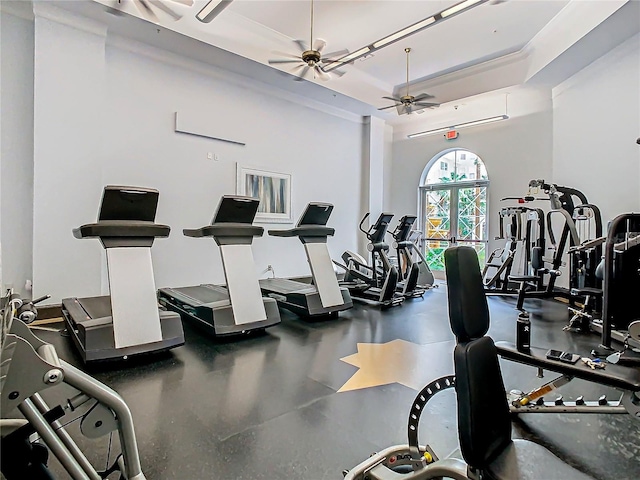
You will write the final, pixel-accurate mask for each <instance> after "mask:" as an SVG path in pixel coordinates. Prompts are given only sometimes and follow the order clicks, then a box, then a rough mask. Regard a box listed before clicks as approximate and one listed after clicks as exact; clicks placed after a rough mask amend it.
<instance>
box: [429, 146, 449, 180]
mask: <svg viewBox="0 0 640 480" xmlns="http://www.w3.org/2000/svg"><path fill="white" fill-rule="evenodd" d="M455 168H456V152H455V151H453V152H449V153H445V154H444V155H443V156H441V157H440V158H439V159H438V160H437V161H436V162H434V163H433V165H431V168H430V169H429V172H428V173H427V180H426V182H425V185H432V184H434V183H445V182H451V181H452V178H453V177H452V174H454V172H455Z"/></svg>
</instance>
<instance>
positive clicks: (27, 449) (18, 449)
mask: <svg viewBox="0 0 640 480" xmlns="http://www.w3.org/2000/svg"><path fill="white" fill-rule="evenodd" d="M21 305H28V304H27V303H23V302H22V300H21V299H20V298H19V296H17V295H14V294H13V293H12V292H11V291H9V292H8V293H7V294H6V296H4V297H3V298H2V299H0V310H1V313H0V315H1V319H2V320H1V322H2V324H1V325H0V328H1V339H0V349H1V350H0V351H1V355H2V364H1V365H0V397H1V398H2V401H1V402H0V411H1V413H2V419H1V420H0V432H1V436H2V474H3V475H4V477H5V478H6V479H7V480H24V479H29V480H51V479H53V478H54V476H53V474H52V472H51V471H50V470H49V468H48V459H49V452H51V453H52V454H53V455H54V456H55V457H56V458H57V459H58V461H59V462H60V464H61V465H62V467H63V468H64V469H65V470H66V472H67V473H68V475H69V478H72V479H73V480H100V479H103V478H107V477H109V476H110V475H111V474H112V473H113V472H120V475H121V476H120V478H122V479H125V480H144V479H145V476H144V474H143V473H142V469H141V466H140V456H139V454H138V446H137V442H136V435H135V431H134V426H133V419H132V416H131V411H130V410H129V407H128V406H127V404H126V403H125V401H124V400H123V399H122V397H121V396H120V395H118V394H117V393H116V392H115V391H113V390H112V389H111V388H109V387H107V386H106V385H104V384H102V383H100V382H98V381H97V380H95V379H94V378H92V377H91V376H89V375H87V374H86V373H84V372H82V371H81V370H79V369H77V368H75V367H74V366H72V365H70V364H68V363H67V362H65V361H64V360H62V359H61V358H59V357H58V354H57V352H56V349H55V347H54V346H53V345H51V344H49V343H46V342H43V341H42V340H40V339H39V338H38V337H37V336H35V335H34V334H33V333H32V332H31V330H29V327H27V325H26V324H25V323H24V322H23V321H21V320H19V319H18V317H17V311H18V309H20V308H21ZM63 383H64V384H65V385H66V387H65V388H62V389H59V388H56V387H57V386H59V385H62V384H63ZM69 387H71V388H72V389H73V390H71V391H70V390H69ZM52 390H55V392H53V395H52V397H53V396H55V397H56V398H60V396H61V395H65V397H63V398H65V400H64V401H63V402H61V403H58V402H56V406H55V407H53V408H52V407H50V406H49V404H48V403H47V401H46V400H45V397H46V396H47V392H49V391H52ZM61 392H62V393H61ZM16 411H19V412H20V414H22V417H24V418H16V416H15V414H16ZM74 416H75V418H73V417H74ZM70 417H71V419H70ZM74 422H79V424H80V432H81V433H82V434H83V435H84V436H85V437H87V438H89V439H97V438H101V437H103V436H105V435H109V436H111V435H113V433H114V432H117V434H118V438H119V444H120V449H121V452H122V453H121V454H119V455H116V457H115V459H113V460H112V458H110V455H109V454H110V453H111V452H110V451H109V452H108V453H107V466H106V468H105V470H97V469H96V468H95V467H94V466H93V465H92V464H91V462H89V460H88V459H87V457H86V456H85V454H84V453H83V451H82V449H81V448H80V447H79V446H78V444H77V443H76V442H75V441H74V439H73V437H72V436H71V434H70V433H69V430H70V429H69V430H68V429H67V428H66V427H67V425H69V424H71V423H74ZM34 436H37V439H35V440H34ZM83 443H84V442H83ZM111 443H112V442H111V437H110V438H109V446H111ZM114 443H116V442H114Z"/></svg>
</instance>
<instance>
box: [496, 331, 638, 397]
mask: <svg viewBox="0 0 640 480" xmlns="http://www.w3.org/2000/svg"><path fill="white" fill-rule="evenodd" d="M496 348H497V350H498V355H500V356H501V357H503V358H506V359H509V360H513V361H515V362H519V363H524V364H526V365H532V366H534V367H540V368H543V369H545V370H550V371H552V372H557V373H560V374H562V375H569V376H571V377H575V378H581V379H583V380H587V381H589V382H596V383H600V384H602V385H606V386H608V387H613V388H618V389H622V390H630V391H633V392H637V391H640V370H638V369H635V368H628V367H625V366H620V365H613V364H607V367H606V368H604V369H596V370H592V369H591V368H589V367H588V366H587V365H585V364H584V363H582V362H581V361H578V363H576V364H574V365H571V364H568V363H563V362H559V361H556V360H549V359H548V358H547V356H546V354H547V351H548V350H547V349H544V348H537V347H531V350H530V352H529V353H524V352H519V351H518V349H517V348H516V346H515V345H514V344H513V343H510V342H497V343H496Z"/></svg>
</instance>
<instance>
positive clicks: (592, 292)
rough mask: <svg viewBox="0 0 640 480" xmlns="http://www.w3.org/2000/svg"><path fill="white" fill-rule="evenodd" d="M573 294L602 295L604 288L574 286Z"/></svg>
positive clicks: (584, 295)
mask: <svg viewBox="0 0 640 480" xmlns="http://www.w3.org/2000/svg"><path fill="white" fill-rule="evenodd" d="M571 295H576V296H583V297H586V296H587V295H589V296H592V297H595V296H598V297H601V296H602V289H601V288H591V287H584V288H572V289H571Z"/></svg>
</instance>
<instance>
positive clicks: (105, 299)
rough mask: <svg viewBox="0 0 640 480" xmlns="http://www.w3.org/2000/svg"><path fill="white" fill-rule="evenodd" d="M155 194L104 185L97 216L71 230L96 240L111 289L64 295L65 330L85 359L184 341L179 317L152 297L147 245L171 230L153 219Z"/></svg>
mask: <svg viewBox="0 0 640 480" xmlns="http://www.w3.org/2000/svg"><path fill="white" fill-rule="evenodd" d="M158 195H159V193H158V191H157V190H154V189H151V188H141V187H121V186H111V185H109V186H106V187H105V188H104V193H103V195H102V204H101V206H100V212H99V215H98V221H97V222H96V223H89V224H86V225H82V226H81V227H79V228H76V229H74V230H73V235H74V237H76V238H80V239H82V238H99V239H100V242H101V243H102V246H103V247H104V249H105V251H106V254H107V269H108V272H109V291H110V292H111V295H103V296H98V297H88V298H77V297H73V298H65V299H63V300H62V313H63V316H64V320H65V323H66V326H67V331H68V332H69V336H70V337H71V339H72V340H73V343H74V345H75V346H76V347H77V349H78V351H79V352H80V355H81V356H82V360H83V361H84V362H85V363H89V362H94V361H99V360H115V359H127V358H129V357H130V356H132V355H139V354H143V353H151V352H159V351H164V350H169V349H171V348H174V347H178V346H180V345H183V344H184V333H183V331H182V322H181V321H180V316H179V315H177V314H176V313H173V312H168V311H166V310H164V309H159V307H158V299H157V297H156V287H155V280H154V278H153V265H152V263H151V245H153V241H154V240H155V239H156V238H159V237H168V236H169V232H170V231H171V229H170V228H169V227H168V226H167V225H159V224H156V223H154V221H155V217H156V210H157V208H158Z"/></svg>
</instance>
